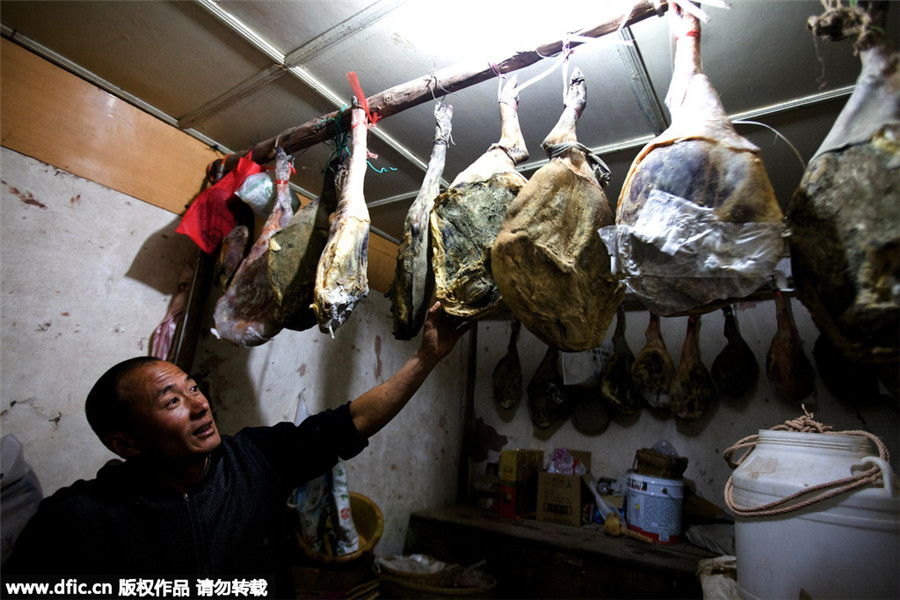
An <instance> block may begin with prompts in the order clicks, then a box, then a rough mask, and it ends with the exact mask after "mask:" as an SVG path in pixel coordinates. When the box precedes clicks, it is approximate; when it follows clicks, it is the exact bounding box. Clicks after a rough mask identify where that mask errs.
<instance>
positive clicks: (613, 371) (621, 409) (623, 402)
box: [600, 306, 641, 415]
mask: <svg viewBox="0 0 900 600" xmlns="http://www.w3.org/2000/svg"><path fill="white" fill-rule="evenodd" d="M612 341H613V353H612V356H610V357H609V359H607V361H606V364H605V365H603V370H602V371H601V374H600V395H601V396H602V397H603V399H604V400H605V401H606V403H607V404H608V405H609V406H610V408H612V409H613V410H614V411H615V412H617V413H619V414H622V415H631V414H634V413H635V411H637V410H638V409H639V408H640V407H641V393H640V392H639V391H638V390H637V388H636V387H635V385H634V380H633V379H632V378H631V367H632V365H633V364H634V354H633V353H632V352H631V348H629V347H628V342H627V341H626V340H625V309H624V308H622V306H619V307H618V309H617V310H616V329H615V331H614V332H613V337H612Z"/></svg>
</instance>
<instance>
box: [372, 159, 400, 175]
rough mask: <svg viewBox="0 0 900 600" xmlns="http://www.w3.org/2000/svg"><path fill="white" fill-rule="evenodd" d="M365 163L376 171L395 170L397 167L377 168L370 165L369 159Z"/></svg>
mask: <svg viewBox="0 0 900 600" xmlns="http://www.w3.org/2000/svg"><path fill="white" fill-rule="evenodd" d="M366 164H367V165H369V167H371V168H372V170H373V171H375V172H376V173H384V172H385V171H396V170H397V169H396V168H394V167H381V168H378V167H375V166H374V165H372V163H370V162H369V161H366Z"/></svg>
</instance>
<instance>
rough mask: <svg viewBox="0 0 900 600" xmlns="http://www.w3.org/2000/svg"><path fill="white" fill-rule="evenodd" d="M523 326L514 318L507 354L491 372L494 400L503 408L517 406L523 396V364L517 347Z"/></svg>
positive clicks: (508, 408) (507, 408)
mask: <svg viewBox="0 0 900 600" xmlns="http://www.w3.org/2000/svg"><path fill="white" fill-rule="evenodd" d="M521 328H522V323H521V322H519V320H518V319H513V321H512V325H511V326H510V332H509V343H508V344H507V346H506V354H504V355H503V358H501V359H500V360H499V361H498V362H497V365H496V366H495V367H494V371H493V372H492V373H491V383H492V385H493V389H494V402H496V403H497V406H498V407H499V408H502V409H503V410H511V409H513V408H515V407H516V406H518V405H519V400H520V399H521V398H522V364H521V362H519V350H518V348H517V347H516V343H517V342H518V340H519V330H520V329H521Z"/></svg>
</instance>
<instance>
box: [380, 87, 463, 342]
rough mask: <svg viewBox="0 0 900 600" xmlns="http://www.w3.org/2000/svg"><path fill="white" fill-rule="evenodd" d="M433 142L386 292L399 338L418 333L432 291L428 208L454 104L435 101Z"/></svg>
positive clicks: (437, 183)
mask: <svg viewBox="0 0 900 600" xmlns="http://www.w3.org/2000/svg"><path fill="white" fill-rule="evenodd" d="M434 118H435V119H436V120H437V124H436V125H435V128H434V143H433V144H432V146H431V158H430V159H429V160H428V168H427V169H426V170H425V179H424V180H423V181H422V187H421V188H419V193H418V195H416V199H415V200H413V203H412V204H411V205H410V207H409V211H408V212H407V213H406V220H405V221H404V223H403V239H402V240H400V247H399V248H398V250H397V265H396V267H395V269H394V281H393V283H391V287H390V289H388V292H387V294H385V295H386V296H387V297H388V298H389V299H390V301H391V314H392V315H393V319H394V322H393V327H392V329H391V332H392V333H393V334H394V338H396V339H398V340H409V339H412V338H413V337H415V336H416V334H418V333H419V330H420V329H421V328H422V324H423V323H424V322H425V315H426V313H427V312H428V309H429V308H430V306H431V303H432V302H431V299H432V296H433V294H434V271H433V270H432V268H431V238H430V237H429V233H430V232H431V226H430V220H431V209H432V208H433V207H434V199H435V198H436V197H437V196H438V194H440V192H441V175H442V174H443V172H444V164H445V162H446V160H447V145H448V144H449V143H450V132H451V129H452V119H453V107H452V106H450V105H449V104H443V103H438V104H436V105H435V107H434Z"/></svg>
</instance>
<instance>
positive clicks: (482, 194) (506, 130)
mask: <svg viewBox="0 0 900 600" xmlns="http://www.w3.org/2000/svg"><path fill="white" fill-rule="evenodd" d="M517 103H518V91H517V87H516V76H515V75H513V76H511V77H510V78H509V79H508V80H507V81H506V84H505V85H504V86H503V88H502V90H501V92H500V98H499V104H500V141H499V142H497V143H496V144H493V145H492V146H491V147H490V148H488V150H487V152H485V153H484V154H482V155H481V156H480V157H479V158H478V159H477V160H476V161H475V162H473V163H472V164H471V165H469V167H467V168H466V169H465V170H463V172H462V173H460V174H459V175H457V176H456V179H454V180H453V182H452V183H451V184H450V188H449V189H448V190H447V191H446V192H444V193H443V194H441V195H440V196H438V197H437V198H436V199H435V201H434V209H433V210H432V212H431V236H432V249H433V251H434V254H433V257H432V265H433V267H434V279H435V294H436V296H437V298H438V300H440V301H441V304H442V306H443V307H444V310H445V311H446V312H447V313H448V314H451V315H456V316H458V317H464V318H468V319H478V318H481V317H484V316H486V315H488V314H490V313H491V312H492V311H494V310H495V309H498V308H499V307H500V306H501V296H500V291H499V289H498V288H497V283H496V281H495V280H494V276H493V275H492V273H491V246H493V244H494V239H495V238H496V237H497V232H498V231H499V230H500V223H501V221H502V220H503V215H505V214H506V209H507V208H508V207H509V203H510V202H511V201H512V199H513V198H515V197H516V194H518V193H519V190H520V189H521V188H522V186H523V185H525V182H526V179H525V177H524V176H523V175H521V174H520V173H518V172H517V171H516V170H515V166H516V165H517V164H518V163H520V162H522V161H524V160H526V159H527V158H528V151H527V149H526V148H525V140H524V139H523V138H522V130H521V128H520V127H519V114H518V109H517Z"/></svg>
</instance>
